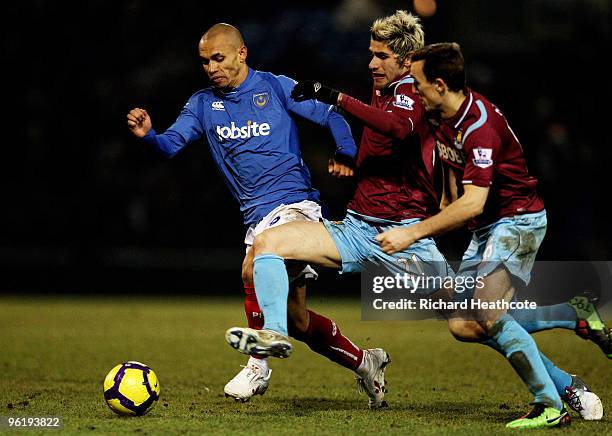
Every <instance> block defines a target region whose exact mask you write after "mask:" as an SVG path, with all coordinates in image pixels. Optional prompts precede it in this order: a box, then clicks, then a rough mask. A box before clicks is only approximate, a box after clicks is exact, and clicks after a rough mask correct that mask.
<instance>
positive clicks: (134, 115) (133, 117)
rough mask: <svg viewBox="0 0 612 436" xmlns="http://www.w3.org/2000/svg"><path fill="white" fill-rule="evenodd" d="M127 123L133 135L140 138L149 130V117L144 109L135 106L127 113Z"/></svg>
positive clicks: (150, 125)
mask: <svg viewBox="0 0 612 436" xmlns="http://www.w3.org/2000/svg"><path fill="white" fill-rule="evenodd" d="M127 125H128V128H129V129H130V131H131V132H132V133H133V134H134V135H136V136H137V137H139V138H142V137H143V136H145V135H146V134H147V132H148V131H149V130H151V127H152V124H151V117H149V114H148V113H147V111H146V110H144V109H140V108H138V107H137V108H134V109H132V110H131V111H130V112H129V113H128V114H127Z"/></svg>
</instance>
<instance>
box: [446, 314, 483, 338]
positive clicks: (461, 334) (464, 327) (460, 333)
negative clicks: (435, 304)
mask: <svg viewBox="0 0 612 436" xmlns="http://www.w3.org/2000/svg"><path fill="white" fill-rule="evenodd" d="M448 329H449V331H450V332H451V334H452V335H453V336H454V337H455V339H457V340H458V341H461V342H480V341H482V340H484V339H486V337H487V335H486V333H485V330H484V329H483V328H482V326H481V325H480V324H479V323H478V322H476V321H470V320H461V319H449V320H448Z"/></svg>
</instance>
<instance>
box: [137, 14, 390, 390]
mask: <svg viewBox="0 0 612 436" xmlns="http://www.w3.org/2000/svg"><path fill="white" fill-rule="evenodd" d="M198 49H199V55H200V59H201V61H202V66H203V69H204V72H205V74H206V76H207V77H208V78H209V79H210V81H211V82H212V86H211V87H208V88H206V89H204V90H201V91H199V92H197V93H195V94H194V95H193V96H192V97H191V98H190V99H189V100H188V102H187V104H186V105H185V107H184V108H183V110H182V112H181V113H180V115H179V117H178V119H177V120H176V122H175V123H174V124H173V125H172V126H171V127H170V128H168V129H167V130H166V131H165V132H164V133H162V134H157V133H156V132H155V130H153V128H152V123H151V118H150V117H149V114H148V113H147V111H146V110H144V109H141V108H135V109H132V110H131V111H130V112H129V114H128V115H127V124H128V127H129V129H130V130H131V132H132V133H133V134H134V135H135V136H137V137H139V138H143V139H144V141H146V142H147V143H149V144H151V145H153V146H155V147H156V148H157V149H158V150H159V151H161V152H162V153H163V154H165V155H167V156H169V157H171V156H173V155H175V154H176V153H178V152H179V151H180V150H181V149H182V148H183V147H185V146H186V145H187V144H188V143H191V142H194V141H197V140H199V139H200V138H203V137H206V138H207V140H208V144H209V147H210V150H211V153H212V157H213V159H214V160H215V163H216V164H217V166H218V167H219V170H220V171H221V174H222V176H223V178H224V179H225V182H226V184H227V186H228V188H229V189H230V191H231V193H232V195H233V196H234V197H235V198H236V199H237V200H238V202H239V203H240V209H241V211H242V213H243V216H244V223H245V225H246V227H247V233H246V237H245V241H244V242H245V245H246V256H245V260H244V263H243V270H242V278H243V281H244V289H245V293H246V299H245V312H246V314H247V319H248V323H249V326H251V327H252V328H261V325H262V324H263V319H262V315H261V310H260V308H259V306H258V304H257V300H256V298H255V290H254V289H253V277H252V250H251V245H252V243H253V239H254V238H255V237H256V236H257V234H259V233H261V232H262V231H263V230H265V229H266V228H270V227H274V226H278V225H281V224H283V223H285V222H289V221H299V220H306V221H318V220H319V219H321V207H320V206H319V204H318V203H317V202H318V200H319V193H318V191H317V190H316V189H314V188H313V187H312V185H311V182H310V173H309V170H308V168H307V167H306V165H305V164H304V163H303V161H302V158H301V154H300V144H299V140H298V136H297V127H296V124H295V121H294V117H295V116H300V117H303V118H306V119H308V120H310V121H313V122H315V123H317V124H319V125H321V126H325V127H327V128H328V129H329V130H330V132H331V134H332V136H333V137H334V140H335V142H336V145H337V149H336V154H335V156H334V158H333V159H331V160H330V162H329V166H328V169H329V172H330V173H331V174H333V175H336V176H340V177H344V176H351V175H352V173H353V170H352V168H351V166H350V165H348V164H347V163H348V162H352V160H353V158H354V156H355V154H356V151H357V147H356V145H355V142H354V140H353V137H352V135H351V132H350V128H349V126H348V124H347V123H346V121H345V120H344V118H342V117H341V116H340V115H339V114H338V113H337V112H336V111H335V110H334V108H333V107H332V106H330V105H328V104H323V103H320V102H314V101H306V102H297V101H295V100H294V99H293V98H292V97H291V96H290V91H291V89H292V88H293V86H294V85H295V83H296V82H295V81H294V80H292V79H289V78H288V77H285V76H277V75H274V74H271V73H267V72H262V71H256V70H253V69H251V68H249V67H248V66H247V64H246V57H247V48H246V46H245V45H244V41H243V39H242V36H241V34H240V32H239V31H238V29H236V28H235V27H233V26H231V25H229V24H224V23H220V24H216V25H214V26H212V27H211V28H210V29H209V30H208V31H207V32H206V33H205V34H204V35H203V36H202V38H201V40H200V42H199V47H198ZM315 274H316V273H315V272H314V270H312V268H310V267H308V266H306V268H305V265H304V264H301V265H298V267H297V269H295V271H293V272H292V293H291V296H290V300H289V322H290V326H291V328H290V332H291V334H292V336H294V337H296V338H297V339H299V340H301V341H303V342H305V343H306V344H308V346H309V347H310V348H311V349H312V350H314V351H316V352H317V353H319V354H322V355H324V356H326V357H327V358H329V359H330V360H332V361H334V362H336V363H338V364H340V365H342V366H344V367H346V368H349V369H351V370H356V369H357V368H358V367H359V365H362V364H363V365H366V364H367V363H368V362H369V361H370V360H371V359H372V357H371V352H370V351H369V350H361V349H360V348H359V347H358V346H356V345H355V344H354V343H353V342H351V341H350V340H348V339H347V338H346V337H345V336H343V335H342V333H341V332H340V329H339V328H338V326H337V325H336V323H335V322H333V321H332V320H330V319H329V318H326V317H324V316H322V315H319V314H317V313H315V312H313V311H310V310H307V309H306V305H305V299H304V295H305V284H304V278H305V277H309V276H313V275H315ZM378 350H379V349H377V351H376V352H379V351H378ZM367 367H368V368H372V370H369V371H361V372H360V373H359V374H360V376H362V377H365V378H366V379H374V378H375V377H377V374H378V373H377V368H376V369H374V365H367ZM270 374H271V370H270V369H269V368H268V364H267V359H266V357H265V356H258V355H254V356H251V358H250V359H249V362H248V363H247V365H246V367H245V368H244V369H243V370H242V371H240V372H239V373H238V374H237V375H236V377H234V378H233V379H232V380H231V381H230V382H229V383H228V384H227V385H226V386H225V393H226V395H227V396H231V397H234V398H235V399H237V400H242V401H246V400H248V399H249V398H250V397H251V396H253V395H256V394H260V395H261V394H263V393H264V392H265V391H266V389H267V388H268V383H269V379H270ZM367 386H373V381H372V382H369V383H368V385H367ZM370 395H373V393H370Z"/></svg>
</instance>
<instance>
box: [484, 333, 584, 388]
mask: <svg viewBox="0 0 612 436" xmlns="http://www.w3.org/2000/svg"><path fill="white" fill-rule="evenodd" d="M482 344H484V345H486V346H488V347H491V348H493V349H494V350H495V351H497V352H498V353H500V354H502V355H503V354H504V351H503V350H502V349H501V347H500V346H499V344H498V343H497V342H495V341H494V340H493V339H489V340H487V341H484V342H482ZM540 357H541V358H542V363H543V364H544V367H545V368H546V372H548V375H549V376H550V378H551V379H552V381H553V383H554V384H555V388H557V393H558V394H559V396H562V395H565V387H566V386H571V385H572V376H571V375H570V374H568V373H567V372H565V371H563V370H562V369H560V368H558V367H557V366H555V364H554V363H552V362H551V361H550V359H549V358H548V357H546V356H545V355H544V354H543V353H542V352H541V351H540Z"/></svg>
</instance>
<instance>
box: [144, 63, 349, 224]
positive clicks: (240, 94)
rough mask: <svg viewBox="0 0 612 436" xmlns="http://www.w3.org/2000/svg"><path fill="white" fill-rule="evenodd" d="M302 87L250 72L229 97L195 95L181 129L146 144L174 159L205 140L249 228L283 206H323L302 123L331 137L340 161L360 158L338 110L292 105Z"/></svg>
mask: <svg viewBox="0 0 612 436" xmlns="http://www.w3.org/2000/svg"><path fill="white" fill-rule="evenodd" d="M295 83H296V82H295V81H294V80H292V79H290V78H288V77H285V76H276V75H274V74H271V73H267V72H262V71H256V70H252V69H250V70H249V73H248V76H247V78H246V80H245V81H244V82H243V83H242V84H241V85H240V86H238V87H237V88H234V89H232V90H231V91H230V92H224V91H222V90H218V89H215V88H213V87H209V88H206V89H203V90H201V91H198V92H196V93H195V94H194V95H193V96H191V98H190V99H189V101H188V102H187V104H186V105H185V106H184V107H183V110H182V111H181V113H180V115H179V117H178V118H177V120H176V121H175V122H174V124H173V125H172V126H171V127H170V128H169V129H168V130H166V131H165V132H164V133H162V134H159V135H158V134H156V132H155V131H154V130H153V129H151V130H150V131H149V132H148V133H147V135H146V136H145V137H144V139H145V141H147V142H149V143H151V144H153V145H155V146H156V147H157V149H158V150H159V151H161V152H162V153H163V154H165V155H167V156H169V157H171V156H174V155H175V154H176V153H178V152H179V151H180V150H181V149H182V148H183V147H185V146H186V145H187V144H188V143H190V142H194V141H197V140H199V139H200V138H202V137H203V136H206V138H207V140H208V144H209V146H210V150H211V153H212V157H213V159H214V160H215V163H216V164H217V166H218V168H219V169H220V171H221V173H222V175H223V177H224V179H225V182H226V184H227V186H228V187H229V189H230V191H231V192H232V195H233V196H234V197H235V198H236V199H237V200H238V202H239V203H240V210H241V211H242V213H243V215H244V223H245V224H246V225H253V224H256V223H257V222H258V221H259V220H261V219H262V218H263V217H264V216H265V215H266V214H267V213H268V212H270V211H271V210H272V209H274V208H275V207H277V206H278V205H280V204H282V203H284V204H289V203H296V202H299V201H302V200H312V201H318V200H319V193H318V191H317V190H316V189H314V188H313V187H312V184H311V181H310V172H309V170H308V167H307V166H306V165H305V164H304V162H303V160H302V156H301V153H300V142H299V138H298V133H297V126H296V124H295V121H294V119H293V116H295V115H298V116H301V117H303V118H305V119H308V120H310V121H313V122H315V123H317V124H319V125H321V126H324V127H327V128H328V129H330V131H331V133H332V135H333V137H334V140H335V142H336V145H337V149H336V153H337V154H338V153H339V154H343V155H345V156H348V157H350V158H354V156H355V154H356V152H357V147H356V145H355V141H354V139H353V137H352V134H351V131H350V127H349V125H348V124H347V122H346V120H345V119H344V118H342V116H340V115H339V114H338V113H337V112H335V110H334V109H333V106H330V105H327V104H323V103H320V102H318V101H316V100H307V101H304V102H296V101H294V100H293V99H292V98H291V97H290V93H291V90H292V89H293V87H294V85H295Z"/></svg>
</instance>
